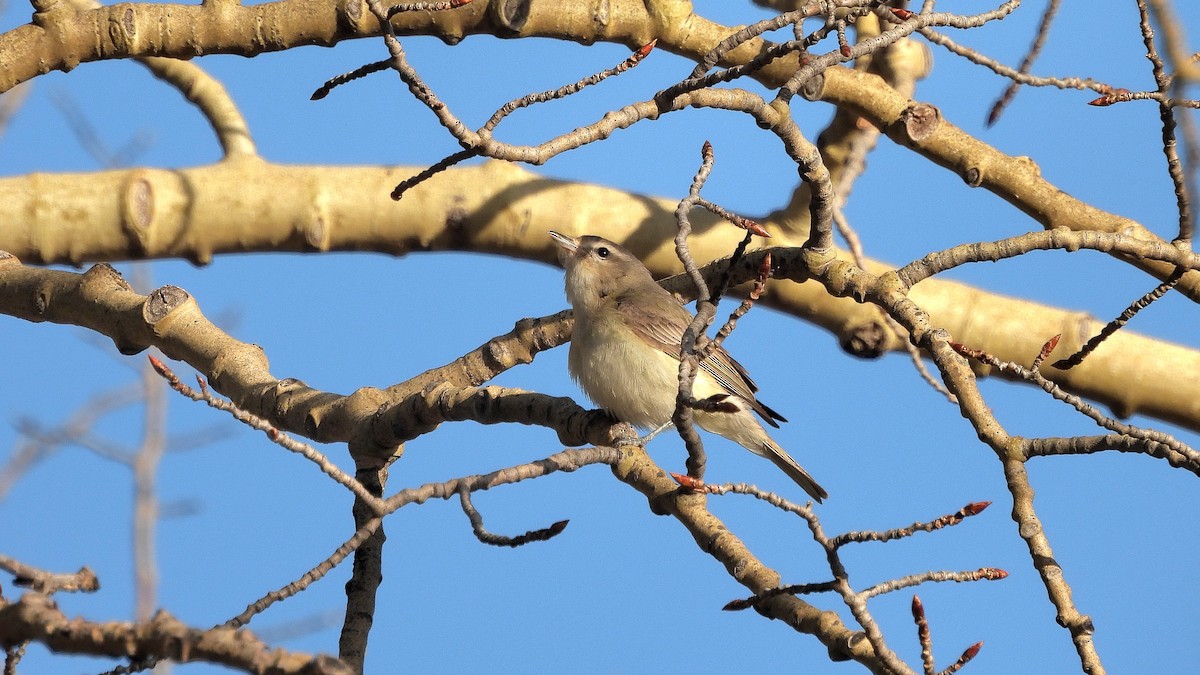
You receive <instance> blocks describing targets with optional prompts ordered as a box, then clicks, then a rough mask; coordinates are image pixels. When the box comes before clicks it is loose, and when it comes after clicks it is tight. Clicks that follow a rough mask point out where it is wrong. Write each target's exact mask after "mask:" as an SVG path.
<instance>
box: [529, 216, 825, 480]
mask: <svg viewBox="0 0 1200 675" xmlns="http://www.w3.org/2000/svg"><path fill="white" fill-rule="evenodd" d="M550 236H551V238H553V239H554V242H555V243H556V244H557V245H558V257H559V261H560V262H561V263H562V266H563V269H564V271H565V275H564V277H565V280H564V286H565V290H566V295H567V301H568V302H569V303H570V304H571V308H572V309H573V310H574V314H575V327H574V330H573V332H572V337H571V348H570V352H569V354H568V357H567V369H568V371H569V372H570V374H571V377H572V378H573V379H574V380H575V381H576V383H578V384H579V387H580V388H581V389H582V390H583V391H584V393H585V394H587V395H588V397H589V398H590V399H591V400H592V401H593V402H594V403H596V404H597V405H599V406H600V407H601V408H604V409H605V410H607V411H608V412H609V413H610V414H611V415H612V416H614V417H616V418H617V419H619V420H620V421H622V422H628V423H629V424H632V425H633V426H635V427H639V428H643V429H648V428H655V427H660V426H663V425H665V424H667V423H668V422H670V421H671V418H672V416H673V415H674V412H675V404H676V395H677V393H678V391H679V360H680V342H681V341H682V339H683V333H684V330H685V329H686V328H687V326H688V324H690V323H691V321H692V315H691V314H689V313H688V311H687V310H686V309H685V308H684V307H683V305H682V304H680V302H679V301H678V300H676V299H675V296H673V295H671V293H670V292H668V291H667V290H666V289H664V288H663V287H662V286H659V285H658V283H657V282H656V281H655V280H654V277H652V276H651V275H650V270H648V269H646V266H645V265H643V264H642V262H641V261H640V260H638V258H637V257H636V256H634V255H633V254H632V253H630V252H629V251H627V250H625V249H624V248H622V247H621V246H620V245H618V244H616V243H614V242H612V241H609V240H608V239H605V238H603V237H599V236H595V235H585V236H581V237H571V236H568V235H565V234H561V233H559V232H554V231H551V232H550ZM756 391H758V386H757V385H755V384H754V381H753V380H751V379H750V375H749V373H747V372H746V369H745V368H743V367H742V365H741V364H739V363H738V362H737V361H735V360H734V359H733V357H732V356H730V355H729V353H728V352H726V351H725V349H724V348H723V347H721V346H717V347H716V348H715V349H713V350H712V353H711V354H709V356H708V357H707V358H706V359H705V360H704V361H702V362H701V363H700V368H699V369H697V371H696V378H695V382H694V383H693V386H692V395H693V397H694V398H695V399H697V400H705V399H710V398H712V399H713V400H714V401H720V403H721V405H720V406H719V408H720V409H717V410H712V411H705V410H696V411H695V413H694V417H693V419H694V420H695V422H696V424H698V425H699V426H700V428H702V429H705V430H706V431H710V432H712V433H715V434H718V435H720V436H724V437H725V438H728V439H729V440H731V441H734V442H735V443H737V444H739V445H741V446H742V447H744V448H746V449H747V450H749V451H750V452H753V453H754V454H756V455H759V456H761V457H766V458H767V459H769V460H771V461H772V462H773V463H774V464H775V465H776V466H777V467H779V468H780V469H782V470H783V472H784V473H786V474H787V475H788V477H790V478H791V479H792V480H793V481H795V482H796V484H798V485H799V486H800V487H801V488H803V489H804V491H805V492H807V493H808V494H809V496H811V497H812V498H813V499H815V500H816V501H817V502H821V501H822V500H824V499H825V498H826V497H828V496H829V493H828V492H826V491H825V489H824V488H822V487H821V486H820V485H818V484H817V482H816V481H815V480H813V477H812V476H810V475H809V474H808V472H807V471H805V470H804V468H803V467H801V466H800V465H799V464H798V463H797V462H796V460H794V459H792V457H791V455H789V454H788V453H787V452H785V451H784V450H783V448H781V447H779V445H778V444H777V443H776V442H775V441H774V440H772V439H771V437H770V436H769V435H768V434H767V432H766V430H765V429H764V428H763V426H762V424H761V423H759V421H758V420H757V419H755V414H756V413H757V415H758V416H759V417H761V418H762V419H763V420H764V421H765V422H767V424H770V425H771V426H773V427H778V426H779V422H786V421H787V420H786V419H784V418H783V416H782V415H780V414H779V413H777V412H775V411H774V410H772V409H771V408H769V407H767V406H766V405H765V404H764V403H762V402H761V401H759V400H758V399H757V398H755V392H756ZM714 397H716V398H714Z"/></svg>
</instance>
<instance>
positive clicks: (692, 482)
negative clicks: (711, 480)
mask: <svg viewBox="0 0 1200 675" xmlns="http://www.w3.org/2000/svg"><path fill="white" fill-rule="evenodd" d="M671 478H674V479H675V482H676V483H679V485H680V486H682V487H684V488H687V489H688V490H696V491H701V490H703V489H704V481H702V480H698V479H695V478H692V477H691V476H688V475H685V474H682V473H675V472H674V471H672V472H671Z"/></svg>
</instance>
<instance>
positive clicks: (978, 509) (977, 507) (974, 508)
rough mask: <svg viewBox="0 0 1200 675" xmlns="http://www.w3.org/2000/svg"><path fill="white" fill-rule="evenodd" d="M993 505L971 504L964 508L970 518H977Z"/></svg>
mask: <svg viewBox="0 0 1200 675" xmlns="http://www.w3.org/2000/svg"><path fill="white" fill-rule="evenodd" d="M991 505H992V503H991V502H971V503H970V504H967V505H966V506H964V507H963V512H964V513H966V514H967V515H968V516H977V515H979V514H980V513H983V510H984V509H986V508H987V507H989V506H991Z"/></svg>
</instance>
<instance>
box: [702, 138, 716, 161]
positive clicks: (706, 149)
mask: <svg viewBox="0 0 1200 675" xmlns="http://www.w3.org/2000/svg"><path fill="white" fill-rule="evenodd" d="M712 156H713V147H712V143H710V142H708V140H707V139H706V140H705V141H704V145H702V146H700V157H702V158H703V159H704V160H705V161H707V160H709V159H711V158H712Z"/></svg>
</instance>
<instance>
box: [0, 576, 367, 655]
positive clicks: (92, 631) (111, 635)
mask: <svg viewBox="0 0 1200 675" xmlns="http://www.w3.org/2000/svg"><path fill="white" fill-rule="evenodd" d="M24 641H34V642H40V643H42V644H44V645H46V647H48V648H50V649H53V650H54V651H56V652H62V653H67V654H91V655H105V656H114V657H122V658H139V659H140V658H156V659H171V660H174V661H180V662H185V663H187V662H194V661H205V662H209V663H219V664H221V665H224V666H228V667H230V668H234V669H237V670H243V671H245V672H248V673H266V672H270V673H279V674H280V675H285V674H286V673H295V674H296V675H326V674H327V675H349V674H350V673H351V672H352V671H351V670H350V668H348V667H347V666H346V665H345V664H343V663H341V662H340V661H338V660H337V659H335V658H333V657H332V656H326V655H321V656H309V655H308V654H299V653H293V652H287V651H284V650H282V649H274V650H272V649H268V648H267V646H266V645H265V644H263V643H262V642H261V641H259V640H258V638H256V637H254V636H253V635H251V634H250V633H249V632H247V631H238V630H233V629H230V628H214V629H212V630H200V629H198V628H189V627H187V626H185V625H184V624H182V623H180V622H179V621H178V620H177V619H175V618H174V617H172V616H170V615H169V614H167V613H166V612H159V613H158V614H156V615H155V616H154V618H153V619H151V620H150V621H148V622H145V623H128V622H124V621H110V622H107V623H93V622H91V621H85V620H84V619H68V618H67V616H66V615H65V614H63V613H62V612H61V611H60V610H59V609H58V607H57V606H56V605H55V604H54V602H53V601H52V600H50V598H48V597H46V596H44V595H41V594H39V593H26V594H25V595H23V596H21V599H20V600H18V601H16V602H14V603H11V604H4V605H0V644H2V645H4V646H5V647H8V646H10V645H15V644H18V643H21V642H24Z"/></svg>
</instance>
